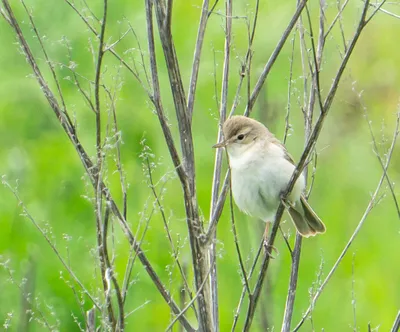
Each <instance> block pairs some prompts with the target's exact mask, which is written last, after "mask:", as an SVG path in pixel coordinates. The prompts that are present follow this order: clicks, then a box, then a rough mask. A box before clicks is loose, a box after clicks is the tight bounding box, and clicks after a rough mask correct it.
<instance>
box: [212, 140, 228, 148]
mask: <svg viewBox="0 0 400 332" xmlns="http://www.w3.org/2000/svg"><path fill="white" fill-rule="evenodd" d="M227 145H228V142H227V141H222V142H220V143H217V144H215V145H213V146H212V147H213V148H214V149H218V148H224V147H225V146H227Z"/></svg>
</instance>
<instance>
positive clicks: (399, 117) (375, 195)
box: [293, 113, 400, 332]
mask: <svg viewBox="0 0 400 332" xmlns="http://www.w3.org/2000/svg"><path fill="white" fill-rule="evenodd" d="M399 124H400V113H397V122H396V128H395V131H394V134H393V139H392V144H391V146H390V148H389V151H388V156H387V159H386V164H385V168H384V170H383V172H382V176H381V178H380V180H379V182H378V185H377V187H376V189H375V192H374V193H373V195H372V197H371V200H370V201H369V203H368V206H367V208H366V210H365V212H364V214H363V216H362V217H361V220H360V222H359V223H358V225H357V227H356V229H355V230H354V232H353V234H352V235H351V237H350V239H349V241H348V242H347V244H346V246H345V247H344V249H343V251H342V252H341V254H340V255H339V258H338V259H337V261H336V262H335V264H334V265H333V267H332V269H331V270H330V271H329V273H328V275H327V276H326V278H325V280H324V281H323V283H322V284H321V286H320V287H319V288H318V291H317V292H316V293H315V295H314V297H313V298H312V301H311V304H310V306H309V307H308V309H307V310H306V312H305V313H304V315H303V317H302V319H301V320H300V322H299V323H298V324H297V326H296V327H295V329H294V330H293V332H296V331H298V330H299V328H300V327H301V326H302V325H303V323H304V322H305V320H306V318H307V317H308V315H309V314H310V312H311V310H312V308H314V306H315V303H316V302H317V300H318V298H319V296H320V295H321V293H322V291H323V290H324V288H325V286H326V284H327V283H328V281H329V280H330V279H331V277H332V275H333V273H335V271H336V269H337V267H338V266H339V264H340V262H341V261H342V260H343V258H344V256H345V255H346V253H347V251H348V250H349V248H350V246H351V244H352V243H353V241H354V239H355V238H356V236H357V235H358V233H359V232H360V230H361V227H362V226H363V225H364V222H365V220H366V219H367V217H368V215H369V213H370V212H371V210H372V209H373V207H374V206H375V204H376V201H377V198H378V193H379V191H380V189H381V187H382V184H383V181H384V180H385V177H386V172H387V170H388V168H389V164H390V161H391V158H392V154H393V151H394V147H395V145H396V142H397V137H398V135H399Z"/></svg>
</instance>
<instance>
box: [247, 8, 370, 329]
mask: <svg viewBox="0 0 400 332" xmlns="http://www.w3.org/2000/svg"><path fill="white" fill-rule="evenodd" d="M302 3H304V2H302ZM300 5H301V4H300ZM300 5H299V6H300ZM367 10H368V1H367V3H366V4H365V6H364V10H363V12H362V15H361V18H360V22H359V24H358V26H357V29H356V32H355V34H354V37H353V39H352V41H351V43H350V45H349V48H348V50H347V52H346V54H345V56H344V58H343V60H342V63H341V65H340V67H339V69H338V72H337V74H336V76H335V77H334V80H333V83H332V85H331V88H330V90H329V93H328V96H327V97H326V99H325V103H324V107H323V109H322V110H321V114H320V116H319V118H318V120H317V123H316V125H315V127H314V129H313V131H312V133H311V135H310V138H309V140H308V143H307V145H306V147H305V149H304V151H303V154H302V156H301V158H300V162H299V163H298V165H297V166H296V169H295V171H294V172H293V175H292V178H291V180H290V181H289V184H288V186H287V189H286V190H285V192H284V193H283V195H282V198H283V199H285V198H286V197H288V195H289V193H290V192H291V190H292V189H293V186H294V184H295V182H296V181H297V179H298V177H299V176H300V175H301V172H302V170H303V168H304V167H305V166H306V163H307V159H308V156H309V154H310V152H311V150H312V149H313V147H314V145H315V144H316V142H317V139H318V137H319V134H320V132H321V129H322V126H323V123H324V120H325V118H326V115H327V114H328V112H329V109H330V107H331V105H332V101H333V98H334V96H335V94H336V90H337V87H338V84H339V82H340V79H341V77H342V74H343V72H344V69H345V68H346V65H347V63H348V60H349V58H350V56H351V54H352V52H353V50H354V47H355V45H356V43H357V40H358V38H359V36H360V34H361V32H362V30H363V29H364V27H365V24H366V21H365V18H366V14H367ZM283 212H284V206H283V204H282V203H280V204H279V207H278V210H277V212H276V215H275V221H274V224H273V228H272V231H271V235H270V239H269V242H270V246H269V247H268V249H267V250H266V253H265V255H264V258H263V261H262V263H261V269H260V272H259V275H258V279H257V283H256V286H255V288H254V292H253V296H252V298H251V300H250V303H249V307H248V311H247V315H246V321H245V326H244V331H249V329H250V326H251V324H252V321H253V318H254V314H255V309H256V307H257V303H258V300H259V297H260V294H261V289H262V286H263V284H264V279H265V276H266V272H267V269H268V266H269V262H270V255H271V254H272V253H271V250H272V246H273V244H274V241H275V237H276V234H277V232H278V229H279V223H280V220H281V218H282V215H283Z"/></svg>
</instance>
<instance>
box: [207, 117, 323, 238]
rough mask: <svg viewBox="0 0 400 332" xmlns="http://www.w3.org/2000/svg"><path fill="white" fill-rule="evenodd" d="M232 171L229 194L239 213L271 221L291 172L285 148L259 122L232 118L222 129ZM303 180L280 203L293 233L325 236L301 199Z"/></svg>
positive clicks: (318, 221) (291, 165) (317, 218)
mask: <svg viewBox="0 0 400 332" xmlns="http://www.w3.org/2000/svg"><path fill="white" fill-rule="evenodd" d="M223 133H224V141H222V142H220V143H218V144H216V145H214V147H215V148H222V147H225V148H226V149H227V151H228V155H229V163H230V168H231V171H232V193H233V198H234V200H235V203H236V205H237V206H238V207H239V209H240V210H241V211H243V212H245V213H247V214H249V215H250V216H253V217H257V218H259V219H262V220H263V221H266V222H272V221H273V220H274V217H275V214H276V211H277V208H278V205H279V203H280V201H281V195H282V193H283V192H284V190H285V189H286V187H287V185H288V183H289V181H290V178H291V176H292V174H293V171H294V169H295V165H294V162H293V160H292V158H291V157H290V155H289V154H288V152H287V151H286V148H285V146H284V145H283V144H282V143H281V142H280V141H279V140H278V139H276V138H275V136H274V135H273V134H271V133H270V132H269V130H268V129H267V128H266V127H265V126H264V125H263V124H262V123H260V122H258V121H256V120H253V119H250V118H248V117H245V116H233V117H231V118H230V119H228V120H227V121H226V122H225V123H224V125H223ZM304 189H305V178H304V175H303V174H302V175H301V176H300V177H299V178H298V179H297V181H296V183H295V185H294V187H293V190H292V192H291V194H290V195H289V198H288V201H287V202H284V204H285V206H286V208H287V210H288V212H289V215H290V217H291V219H292V221H293V223H294V225H295V226H296V229H297V231H298V232H299V233H300V234H301V235H302V236H305V237H309V236H314V235H316V234H317V233H324V232H325V225H324V223H323V222H322V221H321V219H320V218H319V217H318V216H317V214H316V213H315V212H314V210H313V209H312V208H311V206H310V205H309V204H308V202H307V200H306V199H305V197H304V195H303V192H304Z"/></svg>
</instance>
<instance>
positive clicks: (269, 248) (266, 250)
mask: <svg viewBox="0 0 400 332" xmlns="http://www.w3.org/2000/svg"><path fill="white" fill-rule="evenodd" d="M263 247H264V253H265V255H268V256H269V257H270V258H271V259H275V258H276V257H277V256H279V251H278V249H276V247H275V246H273V245H270V244H269V241H268V239H267V238H265V237H264V242H263ZM272 252H274V253H275V256H274V255H272Z"/></svg>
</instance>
